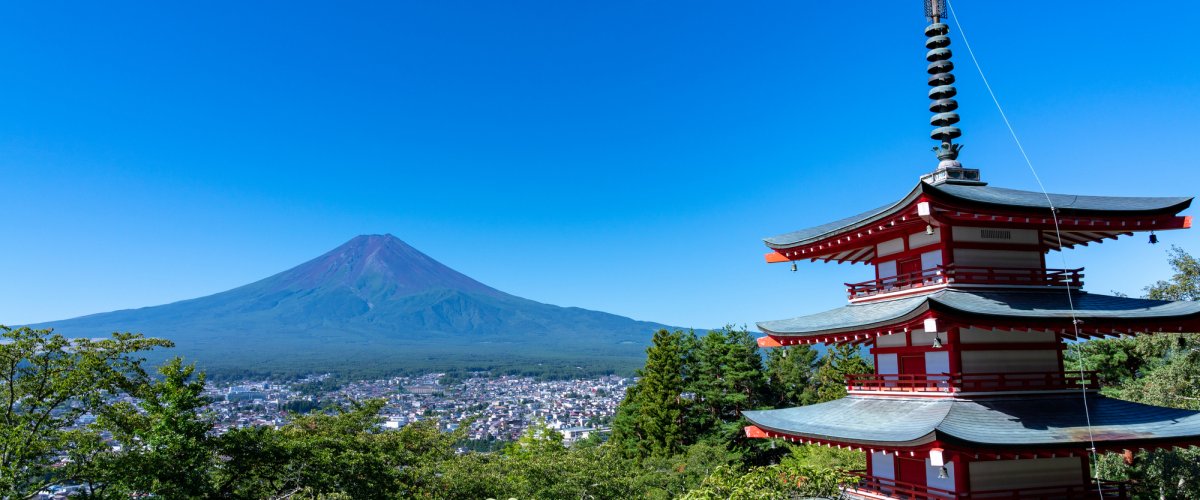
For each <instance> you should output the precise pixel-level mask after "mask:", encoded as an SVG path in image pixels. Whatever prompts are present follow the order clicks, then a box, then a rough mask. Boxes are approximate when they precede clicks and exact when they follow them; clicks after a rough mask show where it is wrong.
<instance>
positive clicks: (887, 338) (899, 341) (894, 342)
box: [875, 333, 908, 347]
mask: <svg viewBox="0 0 1200 500" xmlns="http://www.w3.org/2000/svg"><path fill="white" fill-rule="evenodd" d="M875 345H876V346H878V347H904V346H906V345H908V343H907V341H906V340H905V339H904V334H903V333H892V334H889V335H880V336H878V337H875Z"/></svg>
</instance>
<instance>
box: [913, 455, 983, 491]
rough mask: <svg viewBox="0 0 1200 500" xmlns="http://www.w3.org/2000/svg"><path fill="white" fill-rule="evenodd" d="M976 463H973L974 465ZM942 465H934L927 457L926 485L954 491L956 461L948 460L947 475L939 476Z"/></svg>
mask: <svg viewBox="0 0 1200 500" xmlns="http://www.w3.org/2000/svg"><path fill="white" fill-rule="evenodd" d="M974 465H975V464H971V466H972V467H973V466H974ZM940 471H941V467H934V466H933V464H932V463H930V461H929V459H928V458H926V459H925V485H926V486H929V487H931V488H938V489H942V490H950V491H954V462H946V477H945V478H944V479H943V478H939V477H938V472H940Z"/></svg>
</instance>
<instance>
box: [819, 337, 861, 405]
mask: <svg viewBox="0 0 1200 500" xmlns="http://www.w3.org/2000/svg"><path fill="white" fill-rule="evenodd" d="M871 371H872V369H871V364H870V363H868V362H867V360H866V359H863V357H862V354H861V353H860V352H859V350H858V347H857V346H853V345H849V344H835V345H832V346H830V347H829V350H828V351H826V352H825V356H823V357H822V358H821V361H820V363H819V365H818V367H817V373H816V377H815V378H816V383H817V387H816V401H814V402H816V403H823V402H826V401H833V400H835V399H841V398H843V397H845V396H846V375H850V374H856V373H871Z"/></svg>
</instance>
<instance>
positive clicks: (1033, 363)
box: [962, 349, 1058, 373]
mask: <svg viewBox="0 0 1200 500" xmlns="http://www.w3.org/2000/svg"><path fill="white" fill-rule="evenodd" d="M962 371H963V373H1011V372H1053V371H1058V351H1057V350H1050V349H1046V350H1036V351H963V352H962Z"/></svg>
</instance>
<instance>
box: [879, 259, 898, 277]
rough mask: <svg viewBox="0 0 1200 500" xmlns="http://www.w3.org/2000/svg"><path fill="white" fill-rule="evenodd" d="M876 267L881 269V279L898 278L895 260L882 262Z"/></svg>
mask: <svg viewBox="0 0 1200 500" xmlns="http://www.w3.org/2000/svg"><path fill="white" fill-rule="evenodd" d="M876 267H877V268H878V269H879V277H880V278H891V277H894V276H896V261H894V260H889V261H887V262H880V263H879V265H878V266H876Z"/></svg>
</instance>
